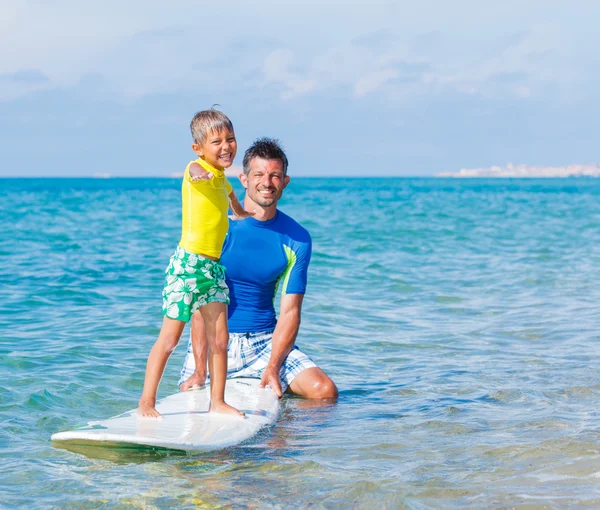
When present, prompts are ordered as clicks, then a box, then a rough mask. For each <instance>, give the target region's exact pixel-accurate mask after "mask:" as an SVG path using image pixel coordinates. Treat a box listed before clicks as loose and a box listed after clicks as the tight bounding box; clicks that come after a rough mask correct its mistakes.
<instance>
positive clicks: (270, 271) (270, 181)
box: [179, 138, 338, 399]
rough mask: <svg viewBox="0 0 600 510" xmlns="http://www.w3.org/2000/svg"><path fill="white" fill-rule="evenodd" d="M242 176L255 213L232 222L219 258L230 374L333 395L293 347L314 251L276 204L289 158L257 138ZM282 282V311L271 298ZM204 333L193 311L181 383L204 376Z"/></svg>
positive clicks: (278, 389) (306, 393) (309, 394)
mask: <svg viewBox="0 0 600 510" xmlns="http://www.w3.org/2000/svg"><path fill="white" fill-rule="evenodd" d="M243 167H244V173H243V174H242V175H240V181H241V183H242V185H243V186H244V188H246V197H245V199H244V208H245V209H246V210H247V211H253V212H254V216H253V217H251V218H248V219H245V220H241V221H233V222H231V223H230V227H229V233H228V235H227V237H226V239H225V244H224V246H223V254H222V256H221V263H222V264H223V265H224V266H225V267H226V281H227V285H228V286H229V291H230V299H231V303H230V305H229V346H228V374H227V377H228V378H231V377H257V378H260V379H261V386H270V387H271V388H272V389H273V390H274V391H275V393H276V394H277V396H278V397H281V396H282V394H283V392H285V391H286V390H287V391H288V392H291V393H294V394H296V395H299V396H301V397H305V398H320V399H325V398H328V399H331V398H337V396H338V390H337V387H336V386H335V384H334V383H333V381H332V380H331V379H330V378H329V377H328V376H327V375H326V374H325V372H323V370H321V369H320V368H319V367H317V365H316V364H315V363H314V362H313V361H312V360H311V359H310V358H309V357H308V356H307V355H306V354H304V353H303V352H302V351H300V349H298V347H296V346H295V340H296V336H297V334H298V329H299V328H300V315H301V309H302V299H303V298H304V292H305V289H306V279H307V273H308V264H309V262H310V255H311V238H310V235H309V233H308V232H307V231H306V230H305V229H304V228H303V227H301V226H300V225H299V224H298V223H297V222H295V221H294V220H293V219H292V218H290V217H289V216H287V215H286V214H284V213H283V212H281V211H279V210H278V209H277V201H278V200H279V199H280V198H281V194H282V192H283V190H284V189H285V187H286V186H287V185H288V183H289V182H290V177H289V176H288V175H287V167H288V160H287V157H286V155H285V153H284V151H283V149H282V148H281V147H280V145H279V143H278V142H277V141H276V140H272V139H269V138H260V139H258V140H256V141H255V142H254V143H253V144H252V146H250V148H248V150H247V151H246V153H245V155H244V162H243ZM278 287H280V288H281V291H282V296H281V305H280V311H279V318H277V317H276V314H275V309H274V305H273V299H274V297H275V293H276V292H277V289H278ZM206 360H207V341H206V334H205V331H204V323H203V321H202V316H201V315H199V314H198V313H196V314H194V316H193V319H192V333H191V338H190V341H189V343H188V353H187V356H186V358H185V362H184V366H183V370H182V371H181V378H180V380H179V385H180V388H181V390H182V391H185V390H187V389H190V388H192V387H195V386H199V385H202V384H204V382H205V380H206Z"/></svg>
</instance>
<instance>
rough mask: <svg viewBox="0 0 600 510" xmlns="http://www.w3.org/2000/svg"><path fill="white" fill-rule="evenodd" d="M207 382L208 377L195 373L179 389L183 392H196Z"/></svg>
mask: <svg viewBox="0 0 600 510" xmlns="http://www.w3.org/2000/svg"><path fill="white" fill-rule="evenodd" d="M205 382H206V375H205V376H204V377H202V374H199V373H198V372H194V373H193V374H192V375H191V376H190V377H189V378H188V379H187V380H186V381H185V382H183V383H181V386H179V389H180V390H181V391H187V390H194V389H197V388H199V387H200V386H202V385H203V384H204V383H205Z"/></svg>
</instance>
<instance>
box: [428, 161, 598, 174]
mask: <svg viewBox="0 0 600 510" xmlns="http://www.w3.org/2000/svg"><path fill="white" fill-rule="evenodd" d="M436 177H600V166H598V165H596V164H591V165H568V166H558V167H552V166H532V165H513V164H512V163H509V164H508V165H506V166H491V167H489V168H461V169H460V170H459V171H458V172H441V173H438V174H436Z"/></svg>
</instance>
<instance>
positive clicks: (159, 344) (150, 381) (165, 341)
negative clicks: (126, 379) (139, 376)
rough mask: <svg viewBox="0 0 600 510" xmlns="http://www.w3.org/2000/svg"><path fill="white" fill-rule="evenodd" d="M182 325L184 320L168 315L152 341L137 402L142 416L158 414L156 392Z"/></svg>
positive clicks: (181, 330) (181, 331)
mask: <svg viewBox="0 0 600 510" xmlns="http://www.w3.org/2000/svg"><path fill="white" fill-rule="evenodd" d="M184 327H185V322H183V321H178V320H175V319H169V318H168V317H164V319H163V324H162V327H161V329H160V334H159V335H158V340H156V342H155V343H154V346H153V347H152V350H151V351H150V355H149V356H148V363H147V364H146V378H145V379H144V389H143V391H142V396H141V398H140V403H139V412H140V414H141V415H142V416H149V417H159V416H160V413H159V412H158V411H157V410H156V409H155V407H154V406H155V405H156V392H157V391H158V385H159V383H160V379H161V378H162V375H163V372H164V371H165V365H166V364H167V361H168V359H169V356H170V355H171V353H172V352H173V350H174V349H175V347H177V344H178V343H179V338H180V337H181V333H183V328H184Z"/></svg>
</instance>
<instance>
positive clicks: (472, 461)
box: [0, 178, 600, 509]
mask: <svg viewBox="0 0 600 510" xmlns="http://www.w3.org/2000/svg"><path fill="white" fill-rule="evenodd" d="M0 183H1V190H0V197H1V206H0V207H1V211H2V222H1V223H0V234H1V235H0V255H1V258H0V260H1V261H2V263H1V264H0V285H1V287H0V288H1V289H2V296H3V299H2V300H1V301H0V308H1V313H0V341H1V346H0V368H1V373H2V374H3V377H2V380H1V382H0V419H1V420H2V427H0V448H1V449H0V487H1V492H0V505H2V506H4V507H6V508H12V507H61V508H63V507H68V508H100V507H101V508H167V507H176V508H194V507H198V508H261V509H262V508H306V507H311V508H340V509H345V508H414V509H425V508H463V507H467V506H468V507H471V508H490V507H493V508H504V507H515V508H571V507H578V506H589V507H594V506H598V505H600V441H599V440H600V426H599V423H600V412H599V411H598V401H599V398H600V380H599V378H598V373H599V372H598V369H599V368H600V362H599V356H598V347H597V345H598V340H599V339H600V313H599V305H598V303H599V302H600V274H599V271H598V268H599V267H600V181H597V180H585V179H581V180H577V179H576V180H568V179H567V180H501V181H500V180H499V181H491V180H490V181H486V180H443V179H381V180H378V181H375V182H373V181H371V180H361V179H312V178H311V179H308V178H306V179H294V180H292V183H291V184H290V186H289V187H288V189H287V190H286V195H285V197H284V200H283V201H282V203H281V208H282V209H283V210H284V211H285V212H287V213H288V214H291V215H292V216H294V217H295V218H296V219H298V220H299V221H300V222H301V223H303V224H304V225H305V226H306V227H307V228H308V229H309V230H310V231H311V233H312V235H313V240H314V254H313V262H312V264H311V270H310V281H309V291H308V294H307V296H306V299H305V307H304V315H303V324H302V329H301V333H300V335H299V339H298V344H299V345H300V346H301V347H302V348H303V349H304V350H305V351H306V352H307V353H309V354H310V355H311V356H312V357H313V359H315V361H317V363H319V365H320V366H321V367H322V368H323V369H324V370H325V371H326V372H327V373H328V374H329V375H330V376H331V377H332V378H333V379H334V380H335V381H336V383H337V384H338V386H339V389H340V399H339V401H338V402H337V403H336V404H334V405H323V404H319V403H314V402H307V401H303V400H300V399H295V398H289V397H285V398H284V400H283V411H282V415H281V418H280V420H279V421H278V423H277V424H276V426H274V427H272V428H270V429H267V430H263V431H262V432H261V433H260V434H259V435H258V436H257V437H256V438H255V439H254V440H252V441H250V442H248V443H246V444H243V445H241V446H239V447H236V448H231V449H228V450H225V451H221V452H216V453H211V454H207V455H179V454H175V453H172V454H164V453H162V454H161V453H152V452H150V453H141V452H135V451H118V450H94V449H88V450H84V451H82V452H70V451H66V450H62V449H57V448H54V447H53V446H52V444H51V442H50V435H51V434H52V433H54V432H56V431H60V430H65V429H69V428H73V427H75V426H80V425H84V424H85V423H86V421H87V420H92V419H103V418H107V417H109V416H112V415H115V414H118V413H120V412H123V411H125V410H128V409H131V408H134V407H135V406H136V405H137V400H138V398H139V394H140V391H141V387H142V381H143V376H144V368H145V361H146V357H147V355H148V352H149V349H150V347H151V345H152V343H153V342H154V340H155V339H156V336H157V334H158V329H159V325H160V321H161V317H160V292H161V288H162V277H163V270H164V268H165V266H166V264H167V261H168V258H169V256H170V254H171V251H172V250H173V248H174V246H175V244H176V243H177V241H178V236H179V228H180V227H179V182H178V181H177V180H169V179H164V180H161V179H147V180H144V179H131V180H128V179H109V180H91V179H90V180H84V179H82V180H70V179H54V180H53V179H47V180H19V179H12V180H6V179H5V180H2V181H0ZM184 350H185V349H184V347H183V345H181V346H180V347H179V348H178V349H177V351H176V352H175V353H174V354H173V356H172V359H171V361H170V362H169V365H168V367H167V371H166V374H165V377H164V378H163V382H162V385H161V388H160V395H159V396H166V395H168V394H170V393H172V392H175V391H176V390H177V387H176V381H177V376H178V373H179V369H180V366H181V362H182V360H183V356H184Z"/></svg>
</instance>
